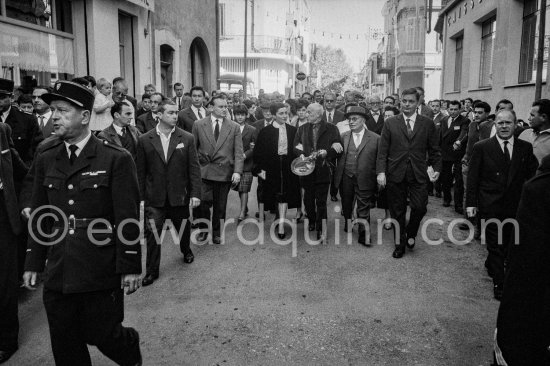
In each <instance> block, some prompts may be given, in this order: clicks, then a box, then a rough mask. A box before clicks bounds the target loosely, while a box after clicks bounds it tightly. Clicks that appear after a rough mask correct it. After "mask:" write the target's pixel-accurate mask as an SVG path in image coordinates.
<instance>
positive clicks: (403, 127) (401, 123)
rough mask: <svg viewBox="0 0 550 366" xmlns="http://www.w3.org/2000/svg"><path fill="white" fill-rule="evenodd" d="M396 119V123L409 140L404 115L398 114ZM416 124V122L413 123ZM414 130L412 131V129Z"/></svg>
mask: <svg viewBox="0 0 550 366" xmlns="http://www.w3.org/2000/svg"><path fill="white" fill-rule="evenodd" d="M397 121H398V125H399V129H400V130H401V131H402V132H403V134H404V135H405V137H406V138H407V139H408V140H410V139H411V137H410V136H409V132H408V130H407V121H406V120H405V115H404V114H400V115H399V117H398V118H397ZM415 125H416V123H415ZM413 132H414V131H413Z"/></svg>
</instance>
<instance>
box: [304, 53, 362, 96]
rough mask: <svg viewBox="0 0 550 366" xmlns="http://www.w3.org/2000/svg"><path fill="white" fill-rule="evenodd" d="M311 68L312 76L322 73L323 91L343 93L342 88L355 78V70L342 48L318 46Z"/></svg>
mask: <svg viewBox="0 0 550 366" xmlns="http://www.w3.org/2000/svg"><path fill="white" fill-rule="evenodd" d="M311 66H312V68H311V75H317V71H318V70H320V71H321V82H320V85H321V89H322V90H332V91H335V92H341V89H342V86H343V85H344V84H346V82H347V81H348V80H350V79H351V78H352V77H353V69H352V67H351V65H350V64H349V63H348V60H347V58H346V55H345V54H344V51H342V50H341V49H340V48H338V49H334V48H332V47H330V46H326V47H325V46H317V48H316V50H315V55H314V57H313V59H312V62H311Z"/></svg>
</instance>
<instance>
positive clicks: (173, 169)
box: [137, 127, 202, 207]
mask: <svg viewBox="0 0 550 366" xmlns="http://www.w3.org/2000/svg"><path fill="white" fill-rule="evenodd" d="M137 151H138V159H137V167H138V180H139V186H140V193H141V200H142V201H145V206H148V207H164V206H165V205H166V204H169V205H170V206H187V205H189V199H190V198H191V197H195V198H199V199H200V198H201V193H200V192H201V184H202V182H201V171H200V167H199V160H198V158H197V150H196V149H195V139H194V138H193V135H191V134H190V133H189V132H186V131H184V130H182V129H181V128H177V127H176V129H175V130H174V132H172V136H171V137H170V142H169V144H168V159H165V158H164V150H163V149H162V143H161V141H160V136H159V135H158V134H157V130H156V129H154V130H151V131H149V132H147V133H146V134H143V135H141V136H140V137H139V143H138V149H137Z"/></svg>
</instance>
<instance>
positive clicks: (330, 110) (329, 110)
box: [323, 92, 345, 126]
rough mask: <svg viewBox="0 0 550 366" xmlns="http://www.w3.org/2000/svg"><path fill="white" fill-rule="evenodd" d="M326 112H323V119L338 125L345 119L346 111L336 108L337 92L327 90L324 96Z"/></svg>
mask: <svg viewBox="0 0 550 366" xmlns="http://www.w3.org/2000/svg"><path fill="white" fill-rule="evenodd" d="M324 101H325V103H324V107H325V112H324V113H323V121H324V122H327V123H330V124H333V125H335V126H336V124H337V123H338V122H341V121H343V120H344V119H345V118H344V113H342V112H340V111H339V110H337V109H336V108H335V106H336V94H334V93H333V92H327V93H326V94H325V96H324Z"/></svg>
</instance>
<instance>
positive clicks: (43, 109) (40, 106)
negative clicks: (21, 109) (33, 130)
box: [32, 86, 53, 138]
mask: <svg viewBox="0 0 550 366" xmlns="http://www.w3.org/2000/svg"><path fill="white" fill-rule="evenodd" d="M51 92H52V88H51V87H50V86H37V87H36V88H34V89H33V91H32V101H33V110H34V113H35V115H36V118H37V119H38V127H39V128H40V131H42V135H43V136H44V138H48V137H50V136H51V135H53V123H52V120H51V117H52V111H51V110H50V106H49V105H48V104H47V103H46V102H44V101H43V100H42V98H41V96H42V95H44V94H46V93H51Z"/></svg>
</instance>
